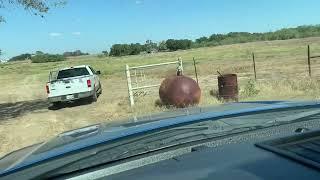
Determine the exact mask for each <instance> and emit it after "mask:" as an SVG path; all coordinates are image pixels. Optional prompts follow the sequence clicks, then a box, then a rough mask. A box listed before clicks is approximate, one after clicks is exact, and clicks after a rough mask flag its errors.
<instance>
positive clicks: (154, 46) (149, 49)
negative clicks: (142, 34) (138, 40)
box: [145, 40, 157, 53]
mask: <svg viewBox="0 0 320 180" xmlns="http://www.w3.org/2000/svg"><path fill="white" fill-rule="evenodd" d="M145 49H146V51H147V53H151V52H153V51H155V50H157V43H154V42H152V41H151V40H147V41H146V43H145Z"/></svg>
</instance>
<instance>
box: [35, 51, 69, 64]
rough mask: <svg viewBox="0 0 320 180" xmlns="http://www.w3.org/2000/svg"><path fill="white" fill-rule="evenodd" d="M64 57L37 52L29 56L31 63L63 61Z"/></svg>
mask: <svg viewBox="0 0 320 180" xmlns="http://www.w3.org/2000/svg"><path fill="white" fill-rule="evenodd" d="M64 60H66V58H65V57H64V56H63V55H59V54H47V53H45V54H44V53H43V54H37V55H35V56H32V57H31V62H32V63H46V62H56V61H64Z"/></svg>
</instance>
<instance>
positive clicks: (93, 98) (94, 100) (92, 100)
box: [90, 91, 98, 102]
mask: <svg viewBox="0 0 320 180" xmlns="http://www.w3.org/2000/svg"><path fill="white" fill-rule="evenodd" d="M90 99H91V102H96V101H97V100H98V96H97V92H96V91H94V93H93V95H92V96H91V98H90Z"/></svg>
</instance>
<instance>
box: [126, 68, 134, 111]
mask: <svg viewBox="0 0 320 180" xmlns="http://www.w3.org/2000/svg"><path fill="white" fill-rule="evenodd" d="M126 75H127V83H128V92H129V93H128V94H129V102H130V106H131V107H132V106H133V105H134V100H133V91H132V84H131V76H130V68H129V66H128V65H127V64H126Z"/></svg>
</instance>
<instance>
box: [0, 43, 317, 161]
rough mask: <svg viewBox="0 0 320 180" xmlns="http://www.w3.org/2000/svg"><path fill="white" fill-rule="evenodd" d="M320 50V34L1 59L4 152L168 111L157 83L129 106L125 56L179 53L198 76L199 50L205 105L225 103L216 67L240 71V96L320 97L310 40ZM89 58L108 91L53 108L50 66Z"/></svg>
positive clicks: (163, 72)
mask: <svg viewBox="0 0 320 180" xmlns="http://www.w3.org/2000/svg"><path fill="white" fill-rule="evenodd" d="M308 44H310V46H311V51H312V54H316V53H317V52H318V55H320V38H306V39H295V40H286V41H271V42H254V43H244V44H234V45H226V46H218V47H207V48H199V49H191V50H187V51H177V52H165V53H156V54H148V55H139V56H126V57H119V58H114V57H104V58H99V57H98V56H95V55H91V56H82V57H77V58H70V59H68V60H67V61H65V62H54V63H44V64H32V63H30V62H27V61H25V62H16V63H3V64H0V85H1V88H0V144H1V146H0V156H2V155H5V154H6V153H8V152H10V151H13V150H16V149H19V148H22V147H24V146H27V145H30V144H33V143H36V142H40V141H44V140H47V139H48V138H51V137H53V136H54V135H57V134H58V133H61V132H63V131H66V130H70V129H75V128H79V127H82V126H86V125H90V124H94V123H99V122H107V123H113V122H115V121H126V120H119V119H126V118H128V117H132V116H139V115H143V114H146V113H154V112H159V111H166V110H167V109H166V108H164V107H157V106H155V101H156V100H158V98H159V97H158V94H157V93H158V89H157V88H155V89H152V90H151V91H150V92H149V94H148V95H146V96H144V97H139V98H138V99H137V102H136V106H135V107H133V108H130V107H129V105H128V98H127V84H126V79H125V74H124V67H125V64H129V65H130V66H134V65H143V64H152V63H159V62H167V61H174V60H176V59H177V58H178V57H181V58H182V60H183V62H184V70H185V74H186V75H188V76H191V77H193V78H194V71H193V65H192V63H193V61H192V58H193V57H195V59H196V61H197V68H198V73H199V80H200V81H199V85H200V87H201V89H202V99H201V103H200V106H206V105H212V104H220V103H222V102H219V101H218V100H217V99H216V98H215V97H214V96H212V95H211V92H215V91H216V89H217V71H220V72H221V73H236V74H238V77H239V86H240V100H241V101H247V100H306V99H317V98H319V97H320V91H319V90H320V83H319V82H320V81H319V80H318V79H319V77H320V59H319V61H317V60H316V59H314V60H312V62H311V63H312V74H313V77H312V78H309V77H308V71H307V57H306V56H307V53H306V46H307V45H308ZM251 52H254V53H255V54H256V66H257V77H258V80H257V81H256V82H255V81H252V80H250V79H254V76H253V69H252V60H251ZM80 64H88V65H91V66H93V67H94V68H95V69H97V70H101V72H102V75H101V83H102V86H103V93H102V95H101V96H100V97H99V99H98V101H97V102H96V103H92V104H86V103H82V102H80V103H76V104H69V105H66V107H64V108H62V109H59V110H50V109H48V107H49V106H50V104H49V103H48V102H47V101H46V92H45V83H46V82H47V79H48V73H49V71H50V70H53V69H58V68H60V67H66V66H73V65H80ZM174 73H175V72H174V67H172V68H171V69H170V68H166V67H163V68H158V69H155V70H154V71H148V72H146V75H147V77H148V79H149V80H150V81H152V82H158V83H161V81H162V79H163V78H165V77H166V76H168V75H172V74H174Z"/></svg>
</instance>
